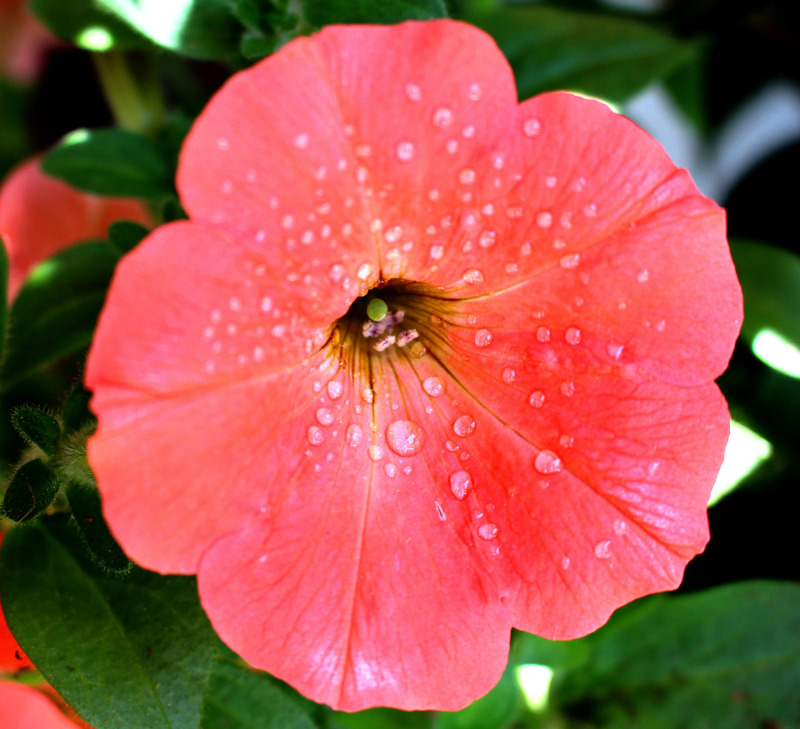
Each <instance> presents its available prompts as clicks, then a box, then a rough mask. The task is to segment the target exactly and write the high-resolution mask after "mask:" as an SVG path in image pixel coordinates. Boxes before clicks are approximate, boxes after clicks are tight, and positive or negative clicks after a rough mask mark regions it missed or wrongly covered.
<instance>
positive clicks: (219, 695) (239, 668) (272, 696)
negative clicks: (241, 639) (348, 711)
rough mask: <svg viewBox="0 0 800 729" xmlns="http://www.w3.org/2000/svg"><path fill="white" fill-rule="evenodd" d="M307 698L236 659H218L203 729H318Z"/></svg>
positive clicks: (210, 682)
mask: <svg viewBox="0 0 800 729" xmlns="http://www.w3.org/2000/svg"><path fill="white" fill-rule="evenodd" d="M309 704H310V702H308V701H307V700H306V699H304V698H302V697H301V696H300V695H299V694H297V693H296V692H294V691H293V690H292V689H290V688H289V687H288V686H285V685H284V684H282V683H281V682H280V681H278V680H277V679H275V678H273V677H272V676H270V675H269V674H266V673H263V672H261V671H256V670H254V669H252V668H250V667H249V666H247V665H245V664H244V663H243V662H242V661H240V660H238V659H237V658H235V657H233V656H224V655H221V656H218V657H217V658H216V660H215V661H214V663H213V664H212V667H211V679H210V681H209V682H208V687H207V689H206V691H205V704H204V707H203V729H316V727H317V724H316V722H314V721H313V720H312V718H311V717H310V716H309V714H308V712H307V710H306V709H307V705H309Z"/></svg>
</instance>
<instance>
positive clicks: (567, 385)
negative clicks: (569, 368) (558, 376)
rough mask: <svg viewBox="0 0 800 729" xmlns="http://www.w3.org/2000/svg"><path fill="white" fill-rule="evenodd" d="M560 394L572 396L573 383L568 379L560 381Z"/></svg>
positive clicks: (573, 390) (573, 392) (573, 391)
mask: <svg viewBox="0 0 800 729" xmlns="http://www.w3.org/2000/svg"><path fill="white" fill-rule="evenodd" d="M561 394H562V395H563V396H564V397H572V396H573V395H574V394H575V383H574V382H570V381H567V382H562V383H561Z"/></svg>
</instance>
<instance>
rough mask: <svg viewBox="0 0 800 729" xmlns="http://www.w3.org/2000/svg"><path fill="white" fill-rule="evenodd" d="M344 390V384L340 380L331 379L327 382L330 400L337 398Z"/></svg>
mask: <svg viewBox="0 0 800 729" xmlns="http://www.w3.org/2000/svg"><path fill="white" fill-rule="evenodd" d="M342 392H344V385H343V384H342V382H341V380H331V381H330V382H329V383H328V397H329V398H330V399H331V400H338V399H339V398H340V397H341V396H342Z"/></svg>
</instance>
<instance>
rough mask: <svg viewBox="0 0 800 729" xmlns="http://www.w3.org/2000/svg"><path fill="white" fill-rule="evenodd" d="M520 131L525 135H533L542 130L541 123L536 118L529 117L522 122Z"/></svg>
mask: <svg viewBox="0 0 800 729" xmlns="http://www.w3.org/2000/svg"><path fill="white" fill-rule="evenodd" d="M522 131H523V132H524V133H525V136H526V137H535V136H536V135H537V134H539V132H541V131H542V124H541V122H540V121H539V120H538V119H534V118H533V117H531V118H530V119H526V120H525V121H524V122H523V123H522Z"/></svg>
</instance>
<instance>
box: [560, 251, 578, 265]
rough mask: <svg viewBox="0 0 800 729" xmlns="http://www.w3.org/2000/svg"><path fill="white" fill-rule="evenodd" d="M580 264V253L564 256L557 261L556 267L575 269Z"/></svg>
mask: <svg viewBox="0 0 800 729" xmlns="http://www.w3.org/2000/svg"><path fill="white" fill-rule="evenodd" d="M580 262H581V254H580V253H569V254H567V255H566V256H562V257H561V260H559V262H558V265H559V266H561V268H575V267H577V265H578V264H579V263H580Z"/></svg>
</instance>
